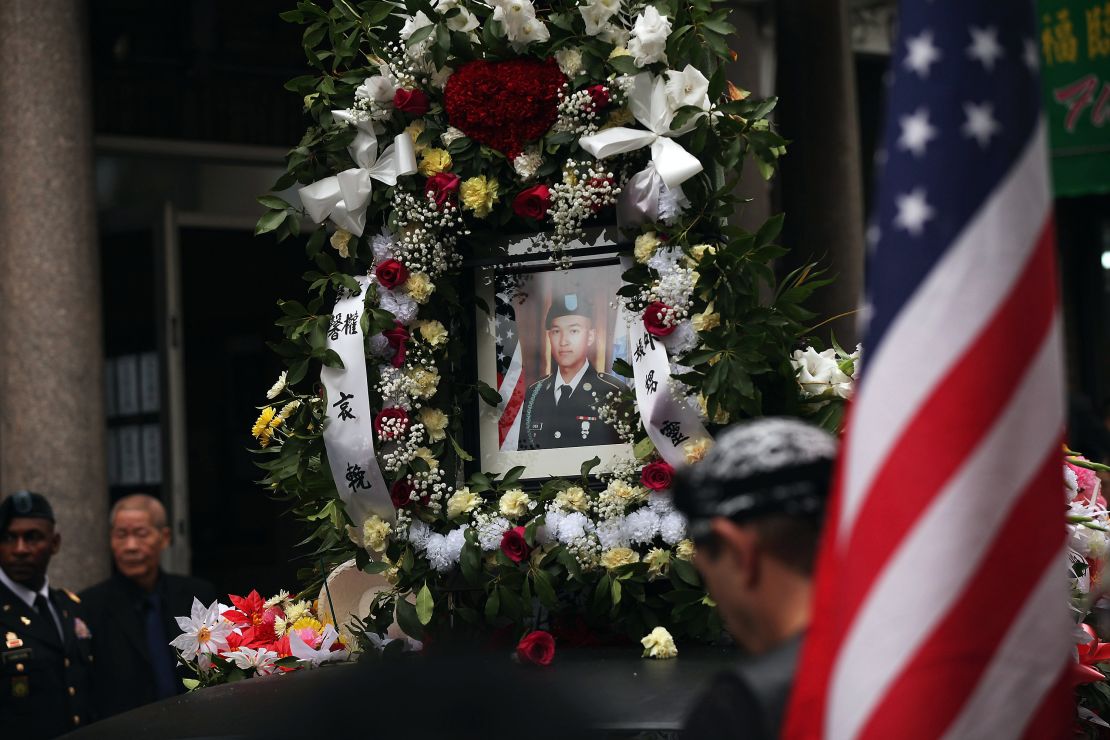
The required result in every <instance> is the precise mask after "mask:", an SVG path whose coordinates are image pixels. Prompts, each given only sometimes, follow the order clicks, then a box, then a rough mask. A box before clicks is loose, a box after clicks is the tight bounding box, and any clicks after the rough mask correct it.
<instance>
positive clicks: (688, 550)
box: [674, 540, 694, 560]
mask: <svg viewBox="0 0 1110 740" xmlns="http://www.w3.org/2000/svg"><path fill="white" fill-rule="evenodd" d="M674 556H675V557H676V558H678V559H679V560H693V559H694V543H693V541H691V540H682V541H681V542H679V543H678V544H677V545H675V548H674Z"/></svg>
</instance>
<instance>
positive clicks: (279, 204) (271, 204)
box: [257, 195, 289, 211]
mask: <svg viewBox="0 0 1110 740" xmlns="http://www.w3.org/2000/svg"><path fill="white" fill-rule="evenodd" d="M257 200H258V202H259V203H261V204H262V205H264V206H266V207H267V208H271V209H274V210H278V211H284V210H285V209H287V208H289V204H288V203H286V202H285V201H284V200H282V199H281V198H279V197H277V196H276V195H260V196H258V198H257Z"/></svg>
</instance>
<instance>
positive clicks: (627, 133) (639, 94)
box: [578, 72, 702, 189]
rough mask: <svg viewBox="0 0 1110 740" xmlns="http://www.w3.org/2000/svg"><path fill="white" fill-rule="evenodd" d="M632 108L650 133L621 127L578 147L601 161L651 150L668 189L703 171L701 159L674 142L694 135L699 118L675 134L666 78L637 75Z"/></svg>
mask: <svg viewBox="0 0 1110 740" xmlns="http://www.w3.org/2000/svg"><path fill="white" fill-rule="evenodd" d="M628 108H629V110H630V111H631V112H632V115H633V117H635V119H636V120H637V121H639V122H640V123H641V124H642V125H643V126H644V128H646V129H647V130H646V131H644V130H642V129H636V128H626V127H624V126H617V127H615V128H609V129H605V130H604V131H599V132H597V133H596V134H591V135H589V136H583V137H582V138H581V139H579V140H578V145H579V146H581V147H582V148H583V149H585V150H586V151H587V152H589V153H590V154H592V155H594V156H595V157H597V158H598V159H605V158H606V157H612V156H615V155H617V154H625V153H627V152H634V151H636V150H637V149H642V148H643V147H645V146H650V147H651V161H652V163H653V164H654V165H655V171H656V172H658V173H659V177H660V178H662V180H663V182H664V183H665V184H666V186H667V187H668V188H672V189H673V188H677V187H678V186H679V185H681V184H682V183H683V182H685V181H686V180H689V179H690V178H691V177H693V176H694V175H696V174H698V173H699V172H701V171H702V165H701V162H699V161H698V158H697V157H695V156H694V155H693V154H690V152H688V151H686V150H685V149H684V148H683V147H682V145H681V144H678V143H677V142H675V141H672V138H673V137H675V136H681V135H682V134H685V133H689V132H690V131H692V130H693V129H694V126H696V125H697V118H698V116H694V117H692V118H691V119H690V120H689V121H687V122H686V123H685V124H684V125H682V126H680V127H679V128H677V129H675V130H673V131H672V130H671V122H672V121H674V116H675V111H674V109H672V107H671V105H670V102H669V101H668V100H667V80H666V78H664V77H654V76H653V75H652V74H650V73H648V72H641V73H640V74H638V75H636V77H635V79H634V80H633V82H632V89H631V90H630V91H629V93H628Z"/></svg>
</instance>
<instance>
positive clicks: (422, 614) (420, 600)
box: [416, 583, 435, 625]
mask: <svg viewBox="0 0 1110 740" xmlns="http://www.w3.org/2000/svg"><path fill="white" fill-rule="evenodd" d="M434 611H435V600H434V599H432V591H431V589H429V588H428V584H427V583H425V584H424V587H423V588H421V589H420V593H419V594H417V595H416V616H417V618H418V619H419V620H420V624H423V625H427V624H428V623H429V622H431V621H432V612H434Z"/></svg>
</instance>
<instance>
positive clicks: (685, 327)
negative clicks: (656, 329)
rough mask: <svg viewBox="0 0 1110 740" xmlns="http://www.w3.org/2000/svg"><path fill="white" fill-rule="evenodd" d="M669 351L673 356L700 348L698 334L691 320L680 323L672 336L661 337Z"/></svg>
mask: <svg viewBox="0 0 1110 740" xmlns="http://www.w3.org/2000/svg"><path fill="white" fill-rule="evenodd" d="M657 341H660V342H662V344H663V346H664V347H666V348H667V351H668V352H670V353H671V354H673V355H681V354H683V353H685V352H689V351H690V350H692V349H694V348H695V347H697V346H698V333H697V332H696V331H694V327H693V326H692V325H691V323H690V320H689V319H685V320H683V321H680V322H679V323H678V324H677V325H676V326H675V328H674V331H672V332H671V333H670V334H668V335H667V336H665V337H659V339H658V340H657Z"/></svg>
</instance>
